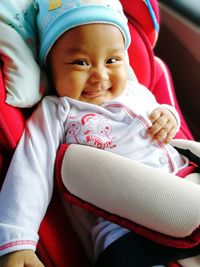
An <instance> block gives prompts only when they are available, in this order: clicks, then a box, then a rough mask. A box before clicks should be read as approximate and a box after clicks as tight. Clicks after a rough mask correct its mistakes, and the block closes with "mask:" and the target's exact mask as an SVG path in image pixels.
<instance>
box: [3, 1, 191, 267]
mask: <svg viewBox="0 0 200 267" xmlns="http://www.w3.org/2000/svg"><path fill="white" fill-rule="evenodd" d="M121 2H122V4H123V6H124V10H125V12H126V14H127V16H128V18H129V27H130V31H131V36H132V44H131V46H130V48H129V56H130V63H131V65H132V67H133V69H134V71H135V73H136V76H137V78H138V80H139V81H140V82H141V83H142V84H144V85H146V86H147V87H148V88H149V89H150V90H151V91H152V92H153V94H154V95H155V96H156V98H157V100H158V101H159V102H160V103H167V104H173V105H174V106H175V107H176V108H177V110H178V111H179V113H180V116H181V129H180V131H179V132H178V134H177V137H178V138H188V139H193V137H192V134H191V132H190V130H189V129H188V127H187V124H186V122H185V120H184V118H183V116H182V114H181V111H180V108H179V105H178V102H177V100H176V97H175V91H174V88H173V83H172V80H171V76H170V73H169V71H168V69H167V67H166V65H165V64H164V63H163V62H162V61H161V60H160V59H158V58H156V57H155V56H154V53H153V45H154V42H155V31H153V30H152V21H151V18H150V17H149V14H148V10H147V9H146V7H145V6H144V5H145V4H144V1H141V0H129V1H128V0H121ZM151 3H152V6H153V7H154V11H155V14H156V16H157V19H158V21H159V12H158V5H157V1H155V0H152V1H151ZM141 9H142V11H141ZM143 11H144V12H143ZM5 94H6V92H5V87H4V82H3V77H2V72H1V71H0V175H1V177H0V181H3V178H4V177H5V173H6V170H7V167H8V164H9V161H10V159H11V157H12V154H13V151H14V149H15V147H16V145H17V143H18V141H19V139H20V136H21V134H22V132H23V129H24V124H25V110H20V109H18V108H14V107H11V106H9V105H7V104H6V103H5ZM39 234H40V241H39V244H38V249H37V253H38V255H39V256H40V258H41V260H42V261H43V263H44V265H45V266H47V267H80V266H81V267H87V266H89V263H88V261H87V258H86V256H85V254H84V251H83V248H82V247H81V245H80V243H79V241H78V239H77V238H76V236H75V234H74V232H73V229H72V226H71V225H70V223H69V221H68V219H67V217H66V215H65V213H64V210H63V207H62V204H61V202H60V199H59V197H58V195H57V193H56V192H54V196H53V198H52V201H51V203H50V206H49V208H48V211H47V214H46V216H45V218H44V220H43V222H42V224H41V227H40V232H39Z"/></svg>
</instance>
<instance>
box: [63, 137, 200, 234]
mask: <svg viewBox="0 0 200 267" xmlns="http://www.w3.org/2000/svg"><path fill="white" fill-rule="evenodd" d="M191 142H192V141H191ZM183 143H184V142H183ZM195 143H196V142H194V143H190V145H189V146H191V145H192V147H193V151H194V150H195V152H196V154H197V155H199V156H200V144H198V143H197V146H196V144H195ZM181 144H182V143H181ZM187 144H188V143H187ZM175 145H176V146H178V145H177V143H176V144H175ZM194 147H195V149H194ZM75 162H76V164H75ZM61 177H62V182H63V183H64V185H65V187H66V188H67V190H68V191H69V192H70V193H71V194H73V195H75V196H77V197H79V198H80V199H82V200H84V201H86V202H88V203H91V204H93V205H95V206H96V207H98V208H101V209H104V210H105V211H108V212H110V213H112V214H116V215H119V216H121V217H122V218H126V219H129V220H131V221H133V222H135V223H137V224H139V225H142V226H144V227H147V228H149V229H152V230H155V231H157V232H160V233H163V234H166V235H169V236H173V237H178V238H182V237H186V236H189V235H190V234H191V233H192V232H193V231H194V230H195V229H197V228H198V227H199V224H200V186H199V185H197V184H195V183H192V182H190V181H187V180H186V179H182V178H179V177H177V176H175V175H172V174H168V173H164V172H163V171H160V170H159V169H155V168H153V167H150V166H146V165H144V164H142V163H139V162H136V161H133V160H130V159H126V158H124V157H122V156H119V155H116V154H113V153H110V152H107V151H103V150H100V149H96V148H92V147H87V146H80V145H70V146H69V147H68V149H67V153H65V155H64V158H63V162H62V169H61ZM199 178H200V177H199Z"/></svg>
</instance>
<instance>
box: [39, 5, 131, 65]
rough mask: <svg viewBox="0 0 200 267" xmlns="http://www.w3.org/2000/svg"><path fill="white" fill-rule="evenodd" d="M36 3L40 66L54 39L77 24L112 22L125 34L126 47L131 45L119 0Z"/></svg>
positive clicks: (43, 62)
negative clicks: (37, 9)
mask: <svg viewBox="0 0 200 267" xmlns="http://www.w3.org/2000/svg"><path fill="white" fill-rule="evenodd" d="M37 4H38V8H39V13H38V16H37V26H38V32H39V39H40V48H39V59H40V62H41V64H43V65H44V64H45V61H46V57H47V55H48V53H49V51H50V49H51V47H52V46H53V44H54V43H55V41H56V40H57V39H58V38H59V37H60V36H61V35H62V34H63V33H64V32H66V31H67V30H69V29H71V28H74V27H76V26H80V25H85V24H91V23H106V24H112V25H115V26H116V27H118V28H119V29H120V30H121V32H122V34H123V36H124V41H125V48H128V46H129V44H130V39H131V38H130V32H129V28H128V25H127V18H126V16H125V15H124V13H123V9H122V6H121V3H120V2H119V0H38V1H37Z"/></svg>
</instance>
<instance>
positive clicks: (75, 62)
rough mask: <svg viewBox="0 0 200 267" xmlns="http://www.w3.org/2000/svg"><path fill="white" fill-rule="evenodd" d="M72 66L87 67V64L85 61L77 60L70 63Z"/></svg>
mask: <svg viewBox="0 0 200 267" xmlns="http://www.w3.org/2000/svg"><path fill="white" fill-rule="evenodd" d="M72 64H73V65H79V66H88V65H89V63H88V62H87V61H86V60H83V59H78V60H74V61H73V62H72Z"/></svg>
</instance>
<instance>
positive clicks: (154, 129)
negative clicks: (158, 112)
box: [148, 116, 168, 137]
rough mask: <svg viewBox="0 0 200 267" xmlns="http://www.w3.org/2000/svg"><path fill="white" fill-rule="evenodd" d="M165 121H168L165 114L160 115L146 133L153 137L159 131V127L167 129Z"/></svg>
mask: <svg viewBox="0 0 200 267" xmlns="http://www.w3.org/2000/svg"><path fill="white" fill-rule="evenodd" d="M167 122H168V120H167V118H166V117H165V116H161V117H160V118H159V119H158V120H156V121H155V122H154V123H153V125H152V126H151V128H150V129H149V130H148V134H149V135H150V136H152V137H154V136H155V135H157V134H158V133H159V132H160V131H161V129H164V131H167V127H165V126H166V125H167Z"/></svg>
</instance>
